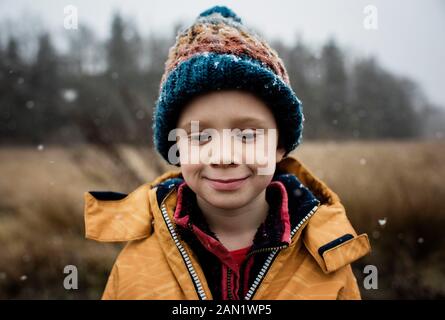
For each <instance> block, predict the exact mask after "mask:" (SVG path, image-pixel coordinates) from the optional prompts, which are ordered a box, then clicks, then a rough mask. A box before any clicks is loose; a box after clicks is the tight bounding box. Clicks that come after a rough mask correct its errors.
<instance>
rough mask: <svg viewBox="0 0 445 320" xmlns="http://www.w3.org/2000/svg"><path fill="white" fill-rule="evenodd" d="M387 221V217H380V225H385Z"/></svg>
mask: <svg viewBox="0 0 445 320" xmlns="http://www.w3.org/2000/svg"><path fill="white" fill-rule="evenodd" d="M386 221H387V218H386V217H385V218H383V219H379V225H380V226H382V227H383V226H384V225H386Z"/></svg>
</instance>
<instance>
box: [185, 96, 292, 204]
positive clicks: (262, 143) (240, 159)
mask: <svg viewBox="0 0 445 320" xmlns="http://www.w3.org/2000/svg"><path fill="white" fill-rule="evenodd" d="M178 129H179V131H182V130H181V129H183V130H184V131H182V132H183V134H182V135H181V136H180V137H179V139H178V141H177V146H178V149H179V155H180V158H179V160H180V163H181V171H182V175H183V177H184V179H185V181H186V182H187V184H188V185H189V187H190V188H191V189H192V190H193V191H194V192H195V193H196V194H197V196H198V197H200V198H201V199H202V200H205V201H206V202H207V203H209V204H210V205H212V206H214V207H218V208H225V209H231V208H239V207H242V206H245V205H247V204H248V203H249V202H251V201H252V200H254V199H256V198H257V197H258V196H259V195H260V194H261V193H262V192H263V191H264V190H265V189H266V187H267V186H268V184H269V183H270V181H271V180H272V177H273V174H274V171H275V167H276V163H277V162H279V161H280V160H281V159H282V157H283V155H284V153H285V152H284V150H283V149H282V148H278V147H277V146H278V130H277V124H276V122H275V118H274V116H273V114H272V112H271V111H270V110H269V108H268V107H267V105H266V104H265V103H264V102H263V101H262V100H260V99H259V98H257V97H256V96H254V95H253V94H250V93H248V92H245V91H239V90H230V91H215V92H211V93H208V94H206V95H201V96H199V97H197V98H195V99H194V100H192V101H191V102H190V103H189V104H187V105H186V106H185V107H184V109H183V111H182V113H181V115H180V118H179V120H178Z"/></svg>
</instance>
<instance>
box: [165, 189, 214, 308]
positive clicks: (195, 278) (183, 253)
mask: <svg viewBox="0 0 445 320" xmlns="http://www.w3.org/2000/svg"><path fill="white" fill-rule="evenodd" d="M173 190H174V189H172V190H171V191H170V192H169V193H168V194H167V196H166V197H164V200H165V199H166V198H167V197H168V195H170V193H171V192H172V191H173ZM164 200H162V204H161V211H162V216H163V218H164V221H165V223H166V224H167V227H168V231H169V232H170V235H171V236H172V238H173V241H174V242H175V245H176V247H177V248H178V250H179V252H180V253H181V256H182V258H183V259H184V262H185V264H186V266H187V270H188V272H189V274H190V276H191V278H192V280H193V283H194V285H195V287H196V289H197V290H198V296H199V298H200V299H201V300H207V296H206V294H205V292H204V289H203V288H202V284H201V281H200V280H199V278H198V274H197V273H196V271H195V268H194V267H193V265H192V262H191V260H190V256H189V255H188V253H187V251H185V249H184V246H183V245H182V244H181V242H180V241H179V238H178V236H177V234H176V231H175V229H174V227H173V224H172V222H171V219H170V217H169V215H168V212H167V208H166V206H165V203H164Z"/></svg>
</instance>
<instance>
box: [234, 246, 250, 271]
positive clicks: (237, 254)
mask: <svg viewBox="0 0 445 320" xmlns="http://www.w3.org/2000/svg"><path fill="white" fill-rule="evenodd" d="M250 247H251V246H248V247H246V248H242V249H238V250H233V251H230V254H231V255H232V257H233V259H234V260H235V261H236V263H237V264H238V267H239V266H241V264H242V263H243V261H244V258H245V257H246V255H247V253H248V252H249V250H250Z"/></svg>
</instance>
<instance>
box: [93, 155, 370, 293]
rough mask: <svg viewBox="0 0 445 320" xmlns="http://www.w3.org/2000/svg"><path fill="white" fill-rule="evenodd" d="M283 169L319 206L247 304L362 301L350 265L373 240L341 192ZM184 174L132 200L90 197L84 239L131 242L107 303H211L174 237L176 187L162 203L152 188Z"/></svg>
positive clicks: (290, 164)
mask: <svg viewBox="0 0 445 320" xmlns="http://www.w3.org/2000/svg"><path fill="white" fill-rule="evenodd" d="M278 168H280V170H282V171H284V172H287V173H290V174H294V175H295V176H296V177H297V178H298V180H299V181H300V182H301V183H302V184H303V185H304V186H305V187H307V188H308V189H309V190H310V191H311V192H312V193H313V194H314V195H315V196H316V197H317V199H319V200H320V204H319V205H318V206H316V207H314V208H313V209H312V210H311V211H310V212H309V214H308V215H307V216H306V217H305V218H304V219H303V220H302V221H301V223H300V224H299V225H298V227H297V228H295V230H293V233H292V234H293V236H292V238H291V242H290V245H289V246H288V247H286V248H284V249H281V250H276V251H272V252H271V253H270V256H269V257H268V259H267V261H266V264H265V265H264V266H263V268H262V269H261V270H260V274H259V275H258V278H257V280H258V279H259V280H260V281H256V282H255V283H254V284H253V285H252V287H251V288H250V290H249V293H250V294H248V295H247V296H246V297H244V299H246V300H248V299H252V300H265V299H266V300H276V299H283V300H284V299H360V291H359V289H358V285H357V282H356V279H355V277H354V275H353V273H352V270H351V266H350V263H351V262H354V261H356V260H357V259H359V258H361V257H363V256H364V255H366V254H367V253H369V252H370V244H369V240H368V236H367V235H366V234H360V235H357V233H356V232H355V230H354V229H353V227H352V226H351V224H350V222H349V220H348V218H347V216H346V213H345V208H344V206H343V205H342V204H341V202H340V199H339V197H338V196H337V194H335V193H334V192H333V191H332V190H331V189H330V188H328V187H327V186H326V184H324V183H323V182H322V181H321V180H319V179H318V178H317V177H315V176H314V175H313V174H312V173H311V172H310V171H309V170H308V169H307V168H305V166H304V165H303V164H302V163H301V162H300V161H298V160H297V159H296V158H293V157H287V158H284V159H283V160H282V161H281V162H280V163H278ZM179 176H180V171H170V172H167V173H165V174H163V175H161V176H159V177H158V178H156V179H155V180H154V181H152V182H150V183H146V184H143V185H141V186H140V187H138V188H137V189H136V190H134V191H133V192H131V193H130V194H128V195H125V194H118V193H109V192H102V193H101V192H85V194H84V198H85V231H86V237H87V238H88V239H93V240H96V241H102V242H116V241H120V242H122V241H123V242H128V243H127V245H126V246H125V248H124V249H123V250H122V252H121V253H120V254H119V256H118V258H117V260H116V262H115V264H114V266H113V268H112V271H111V274H110V276H109V279H108V282H107V285H106V288H105V291H104V293H103V296H102V299H166V300H167V299H168V300H170V299H178V300H194V299H202V300H205V299H213V297H212V293H211V291H210V289H209V287H208V283H207V281H206V278H205V276H204V272H203V269H202V267H201V266H200V265H199V263H198V259H197V256H196V254H195V253H194V252H193V251H192V250H191V249H190V247H189V246H188V244H187V243H186V242H185V241H183V240H181V239H180V238H179V237H178V236H177V234H176V233H175V228H174V224H173V213H174V208H175V205H176V201H177V190H176V189H172V190H171V192H169V193H168V195H167V196H166V197H165V198H164V200H163V201H162V204H159V203H158V201H157V197H156V187H153V186H155V185H157V184H159V183H160V182H162V181H166V180H167V179H170V178H174V177H179ZM101 194H102V195H105V196H106V195H107V194H113V197H114V198H112V199H111V200H110V199H109V198H107V200H103V197H102V196H101ZM101 199H102V200H101Z"/></svg>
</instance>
